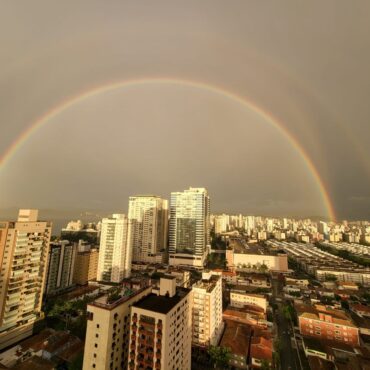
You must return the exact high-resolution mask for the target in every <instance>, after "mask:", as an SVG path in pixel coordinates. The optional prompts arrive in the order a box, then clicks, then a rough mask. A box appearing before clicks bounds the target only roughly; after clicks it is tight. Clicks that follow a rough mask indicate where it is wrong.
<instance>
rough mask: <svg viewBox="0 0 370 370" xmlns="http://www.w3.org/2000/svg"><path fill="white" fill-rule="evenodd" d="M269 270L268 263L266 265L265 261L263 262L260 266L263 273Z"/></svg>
mask: <svg viewBox="0 0 370 370" xmlns="http://www.w3.org/2000/svg"><path fill="white" fill-rule="evenodd" d="M267 270H268V267H267V265H265V264H264V263H263V264H262V265H261V266H260V271H261V272H262V273H265V272H266V271H267Z"/></svg>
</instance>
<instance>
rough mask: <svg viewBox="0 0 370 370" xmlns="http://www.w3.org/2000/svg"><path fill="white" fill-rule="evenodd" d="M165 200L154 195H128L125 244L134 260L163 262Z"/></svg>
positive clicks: (166, 209)
mask: <svg viewBox="0 0 370 370" xmlns="http://www.w3.org/2000/svg"><path fill="white" fill-rule="evenodd" d="M167 231H168V201H167V200H165V199H162V198H160V197H158V196H154V195H140V196H133V197H130V198H129V208H128V232H127V245H128V248H129V249H131V250H132V259H133V261H135V262H153V263H155V262H165V261H164V259H165V252H166V248H167Z"/></svg>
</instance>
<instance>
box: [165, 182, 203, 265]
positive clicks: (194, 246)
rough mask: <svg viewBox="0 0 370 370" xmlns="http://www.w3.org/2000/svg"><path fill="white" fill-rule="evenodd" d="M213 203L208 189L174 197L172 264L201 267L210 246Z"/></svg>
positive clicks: (173, 195) (191, 189)
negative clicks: (211, 207)
mask: <svg viewBox="0 0 370 370" xmlns="http://www.w3.org/2000/svg"><path fill="white" fill-rule="evenodd" d="M209 219H210V200H209V196H208V192H207V190H206V189H205V188H189V189H188V190H185V191H183V192H174V193H171V203H170V227H169V262H170V264H172V265H192V266H197V267H202V266H203V264H204V261H205V257H206V255H207V248H208V246H209V244H210V234H209V233H210V220H209Z"/></svg>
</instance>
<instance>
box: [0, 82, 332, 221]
mask: <svg viewBox="0 0 370 370" xmlns="http://www.w3.org/2000/svg"><path fill="white" fill-rule="evenodd" d="M150 84H167V85H181V86H188V87H192V88H196V89H200V90H203V91H209V92H212V93H215V94H218V95H221V96H223V97H225V98H227V99H230V100H233V101H234V102H237V103H239V104H241V105H242V106H244V107H246V108H248V109H250V110H252V111H254V112H255V113H257V114H258V115H259V116H260V117H262V118H263V119H264V120H265V121H266V122H267V123H269V124H270V125H272V126H273V127H275V128H276V129H277V130H278V131H280V132H281V133H282V134H283V136H284V137H285V138H286V139H287V140H288V141H289V142H290V144H291V145H292V147H293V148H294V149H295V150H296V151H297V153H298V154H299V156H300V157H301V158H302V160H303V162H304V163H305V165H306V168H307V169H308V171H309V172H310V174H311V175H312V176H313V178H314V180H315V183H316V186H317V188H318V190H319V192H320V196H321V199H322V201H323V203H324V205H325V209H326V212H327V216H328V217H329V219H330V220H335V218H336V217H335V211H334V207H333V204H332V201H331V199H330V196H329V192H328V191H327V189H326V187H325V184H324V182H323V180H322V178H321V177H320V174H319V172H318V170H317V168H316V167H315V165H314V164H313V162H312V160H311V158H310V157H309V156H308V154H307V153H306V151H305V150H304V148H303V147H302V146H301V144H300V143H299V142H298V141H297V139H296V138H295V137H294V136H293V135H292V134H291V133H290V132H289V131H288V130H287V128H286V127H285V126H284V125H283V124H282V123H281V122H279V121H278V120H277V119H276V118H274V117H273V116H272V115H271V114H270V113H269V112H266V111H264V110H262V109H261V108H260V107H258V106H257V105H256V104H254V103H253V102H251V101H250V100H247V99H246V98H244V97H242V96H241V95H238V94H235V93H233V92H230V91H228V90H226V89H224V88H222V87H219V86H215V85H211V84H208V83H207V84H206V83H203V82H199V81H191V80H182V79H178V78H141V79H133V80H124V81H118V82H117V81H116V82H112V83H107V84H104V85H101V86H96V87H93V88H90V89H89V90H86V91H83V92H82V93H79V94H78V95H74V96H72V97H70V98H68V99H66V100H64V101H62V102H61V103H59V104H58V105H56V106H54V107H53V108H51V109H50V110H48V111H47V112H45V113H44V114H43V115H42V116H41V117H39V118H37V119H36V120H35V121H34V122H32V123H31V124H30V125H29V127H28V128H27V129H26V130H24V131H23V132H22V133H21V134H20V135H19V136H18V137H17V138H16V139H15V140H14V142H13V143H12V144H11V145H10V146H9V147H8V149H7V150H6V151H5V152H4V153H3V155H2V156H1V157H0V170H1V169H2V168H3V167H4V166H5V164H6V163H7V162H8V161H9V160H10V158H11V157H12V156H13V155H14V154H15V153H16V152H17V151H18V150H20V148H21V147H22V145H23V144H24V143H26V141H27V140H28V139H29V138H30V137H31V135H32V134H33V133H34V132H35V131H37V130H39V129H41V128H42V127H43V126H44V125H46V124H47V123H48V122H49V121H50V120H51V119H52V118H54V117H56V116H58V115H59V114H61V113H63V112H64V111H65V110H67V109H68V108H70V107H71V106H73V105H75V104H78V103H80V102H82V101H84V100H87V99H89V98H91V97H93V96H96V95H100V94H104V93H106V92H108V91H112V90H116V89H124V88H128V87H133V86H139V85H150Z"/></svg>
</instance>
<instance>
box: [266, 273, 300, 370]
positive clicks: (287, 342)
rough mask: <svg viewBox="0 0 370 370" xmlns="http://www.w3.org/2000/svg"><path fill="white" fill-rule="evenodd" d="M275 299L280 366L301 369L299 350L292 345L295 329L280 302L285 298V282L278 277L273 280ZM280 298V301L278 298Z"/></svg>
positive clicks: (292, 369)
mask: <svg viewBox="0 0 370 370" xmlns="http://www.w3.org/2000/svg"><path fill="white" fill-rule="evenodd" d="M272 291H273V301H274V302H275V303H276V304H277V306H278V308H277V310H276V311H275V317H274V320H275V322H276V324H277V329H278V339H279V342H280V348H281V350H280V365H281V366H280V368H281V369H282V370H300V369H301V367H300V365H299V360H298V356H297V351H296V349H295V348H293V347H292V338H293V333H292V331H293V329H292V327H291V324H290V321H289V320H288V319H286V317H285V315H284V313H283V307H284V304H283V303H282V302H279V300H280V299H281V300H283V294H282V291H283V283H282V282H281V281H279V280H277V279H273V280H272ZM276 298H277V299H278V301H277V300H276Z"/></svg>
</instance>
